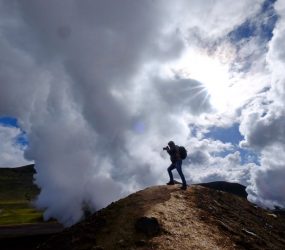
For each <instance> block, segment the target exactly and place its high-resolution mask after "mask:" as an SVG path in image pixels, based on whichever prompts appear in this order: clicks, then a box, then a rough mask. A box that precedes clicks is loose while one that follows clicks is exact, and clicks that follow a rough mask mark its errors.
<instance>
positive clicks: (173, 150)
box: [163, 141, 187, 190]
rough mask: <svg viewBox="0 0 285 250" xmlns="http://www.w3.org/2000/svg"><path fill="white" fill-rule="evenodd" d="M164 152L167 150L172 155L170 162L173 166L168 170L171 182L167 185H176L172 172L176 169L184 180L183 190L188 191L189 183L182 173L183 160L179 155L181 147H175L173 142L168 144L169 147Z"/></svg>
mask: <svg viewBox="0 0 285 250" xmlns="http://www.w3.org/2000/svg"><path fill="white" fill-rule="evenodd" d="M163 150H166V151H167V153H168V154H169V155H170V161H171V165H170V166H169V167H168V168H167V171H168V174H169V177H170V181H169V182H168V183H167V185H174V179H173V174H172V170H173V169H175V168H176V170H177V172H178V174H179V175H180V177H181V180H182V186H181V189H182V190H186V188H187V183H186V180H185V177H184V174H183V172H182V158H181V156H180V153H179V146H177V145H175V143H174V142H173V141H170V142H168V146H166V147H165V148H163Z"/></svg>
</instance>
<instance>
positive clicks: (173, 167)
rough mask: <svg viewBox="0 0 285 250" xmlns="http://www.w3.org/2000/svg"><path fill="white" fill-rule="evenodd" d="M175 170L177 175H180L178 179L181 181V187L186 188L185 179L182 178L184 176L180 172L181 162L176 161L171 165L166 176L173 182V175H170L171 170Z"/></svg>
mask: <svg viewBox="0 0 285 250" xmlns="http://www.w3.org/2000/svg"><path fill="white" fill-rule="evenodd" d="M175 168H176V170H177V172H178V174H179V175H180V178H181V180H182V185H183V186H186V185H187V184H186V180H185V177H184V174H183V172H182V160H178V161H177V162H175V163H172V164H171V165H170V166H169V167H168V168H167V171H168V174H169V177H170V181H171V182H172V181H174V180H173V174H172V172H171V171H172V170H173V169H175Z"/></svg>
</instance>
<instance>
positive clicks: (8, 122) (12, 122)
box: [0, 116, 29, 146]
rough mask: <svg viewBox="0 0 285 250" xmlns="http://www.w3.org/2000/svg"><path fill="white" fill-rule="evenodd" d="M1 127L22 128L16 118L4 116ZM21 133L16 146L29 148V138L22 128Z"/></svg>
mask: <svg viewBox="0 0 285 250" xmlns="http://www.w3.org/2000/svg"><path fill="white" fill-rule="evenodd" d="M0 126H4V127H14V128H20V127H19V124H18V120H17V119H16V118H15V117H10V116H2V117H0ZM20 130H21V133H20V134H19V135H18V136H17V137H16V138H15V142H16V144H18V145H20V146H27V145H28V144H29V140H28V136H27V133H26V132H25V131H23V130H22V129H21V128H20Z"/></svg>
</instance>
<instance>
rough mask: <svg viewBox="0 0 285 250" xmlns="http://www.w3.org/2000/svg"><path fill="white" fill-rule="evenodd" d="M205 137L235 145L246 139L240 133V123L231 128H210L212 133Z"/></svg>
mask: <svg viewBox="0 0 285 250" xmlns="http://www.w3.org/2000/svg"><path fill="white" fill-rule="evenodd" d="M205 136H206V137H209V138H211V139H213V140H219V141H221V142H223V143H227V142H230V143H232V144H234V145H238V144H239V142H240V141H242V140H243V139H244V137H243V136H242V135H241V134H240V132H239V124H238V123H235V124H234V125H233V126H232V127H229V128H220V127H212V128H210V132H208V133H206V134H205Z"/></svg>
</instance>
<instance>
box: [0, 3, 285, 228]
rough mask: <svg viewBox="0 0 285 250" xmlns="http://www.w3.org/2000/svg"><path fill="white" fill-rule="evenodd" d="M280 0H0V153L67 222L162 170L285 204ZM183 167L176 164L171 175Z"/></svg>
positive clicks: (284, 33)
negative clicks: (27, 173)
mask: <svg viewBox="0 0 285 250" xmlns="http://www.w3.org/2000/svg"><path fill="white" fill-rule="evenodd" d="M284 13H285V1H284V0H276V1H273V0H266V1H264V0H252V1H247V0H240V1H230V0H205V1H199V0H177V1H170V0H145V1H132V0H116V1H115V0H104V1H103V0H98V1H93V0H80V1H79V0H62V1H56V0H49V1H43V0H42V1H41V0H40V1H39V0H25V1H17V0H9V1H7V0H0V142H1V144H0V166H1V167H17V166H23V165H26V164H30V163H35V167H36V170H37V174H36V175H35V176H34V177H35V183H36V184H37V185H38V186H39V187H40V188H41V193H40V195H39V197H38V198H37V200H36V201H35V204H36V206H37V207H39V208H41V209H43V210H44V211H45V212H44V217H45V218H46V219H49V218H56V219H58V220H59V221H60V222H61V223H63V224H64V225H66V226H70V225H72V224H74V223H76V222H77V221H78V220H80V219H81V218H82V215H83V212H82V204H85V205H86V204H87V205H88V206H89V207H90V208H91V209H93V210H94V211H95V210H97V209H100V208H102V207H104V206H106V205H108V204H109V203H110V202H112V201H115V200H117V199H119V198H121V197H124V196H126V195H128V194H130V193H132V192H135V191H137V190H140V189H142V188H145V187H147V186H152V185H162V184H165V182H167V181H168V175H167V171H166V169H167V167H168V166H169V164H170V162H169V157H168V155H167V153H166V152H165V151H163V150H162V148H163V147H164V146H165V145H166V144H167V142H168V141H170V140H173V141H175V142H176V143H177V144H178V145H184V146H185V147H186V149H187V151H188V158H187V159H186V160H185V161H184V162H183V171H184V174H185V177H186V179H187V182H188V184H193V183H199V182H209V181H221V180H224V181H231V182H238V183H241V184H243V185H245V186H246V187H247V189H246V190H247V192H248V193H249V196H248V199H249V201H251V202H254V203H256V204H258V205H260V206H263V207H267V208H274V207H275V206H279V207H285V182H284V179H285V155H284V153H283V152H284V150H285V103H284V100H285V75H284V66H285V50H284V46H283V44H284V39H285V16H284ZM176 177H177V175H176Z"/></svg>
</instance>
